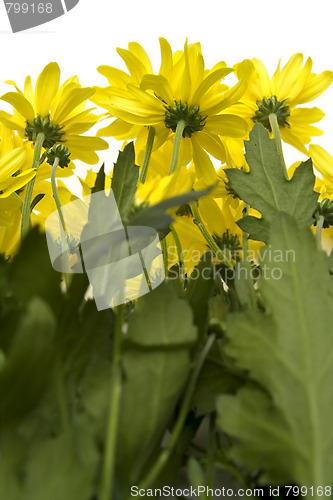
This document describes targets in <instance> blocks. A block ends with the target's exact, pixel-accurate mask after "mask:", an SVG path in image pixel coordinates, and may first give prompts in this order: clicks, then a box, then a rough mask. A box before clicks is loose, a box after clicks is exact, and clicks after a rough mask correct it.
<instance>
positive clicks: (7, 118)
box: [0, 111, 25, 136]
mask: <svg viewBox="0 0 333 500" xmlns="http://www.w3.org/2000/svg"><path fill="white" fill-rule="evenodd" d="M0 122H1V123H3V124H4V125H5V126H6V127H8V128H9V129H10V130H17V131H18V133H19V134H20V135H21V136H24V135H25V130H24V129H25V121H24V120H23V119H22V120H18V119H17V117H14V116H13V115H10V114H9V113H6V111H0Z"/></svg>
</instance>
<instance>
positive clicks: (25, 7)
mask: <svg viewBox="0 0 333 500" xmlns="http://www.w3.org/2000/svg"><path fill="white" fill-rule="evenodd" d="M3 1H4V4H5V8H6V12H7V15H8V18H9V22H10V25H11V28H12V31H13V33H17V32H19V31H24V30H27V29H29V28H34V27H35V26H40V25H41V24H45V23H48V22H49V21H52V20H53V19H56V18H57V17H60V16H62V15H63V14H65V13H66V12H68V11H70V10H72V9H73V8H74V7H75V6H76V5H77V4H78V3H79V0H42V1H41V0H36V1H34V0H33V1H31V0H30V1H29V2H26V1H24V0H16V1H14V2H8V1H7V0H3Z"/></svg>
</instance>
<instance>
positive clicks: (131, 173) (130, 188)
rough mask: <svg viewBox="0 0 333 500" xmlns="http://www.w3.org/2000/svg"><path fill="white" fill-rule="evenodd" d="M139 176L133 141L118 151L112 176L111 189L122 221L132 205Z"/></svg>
mask: <svg viewBox="0 0 333 500" xmlns="http://www.w3.org/2000/svg"><path fill="white" fill-rule="evenodd" d="M138 177H139V167H138V166H137V165H135V153H134V145H133V142H130V143H129V144H127V146H126V147H125V149H124V151H120V152H119V155H118V159H117V162H116V163H115V165H114V169H113V177H112V185H111V187H112V191H113V194H114V197H115V199H116V202H117V206H118V210H119V213H120V216H121V218H122V220H123V221H125V220H126V217H127V215H128V214H129V212H130V210H131V206H132V200H133V197H134V195H135V191H136V187H137V183H138Z"/></svg>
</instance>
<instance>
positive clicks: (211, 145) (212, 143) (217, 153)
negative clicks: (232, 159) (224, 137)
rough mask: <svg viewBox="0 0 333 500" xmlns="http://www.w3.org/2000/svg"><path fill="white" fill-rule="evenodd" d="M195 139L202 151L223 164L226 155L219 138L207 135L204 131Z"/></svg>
mask: <svg viewBox="0 0 333 500" xmlns="http://www.w3.org/2000/svg"><path fill="white" fill-rule="evenodd" d="M196 139H197V141H198V143H199V144H200V146H201V147H202V149H205V150H206V151H207V152H208V153H209V154H211V155H212V156H214V158H216V159H217V160H220V161H221V162H222V163H225V160H226V154H225V149H224V146H223V144H222V142H221V140H220V138H219V137H217V136H214V135H212V134H207V133H206V132H204V131H201V132H199V133H198V134H196Z"/></svg>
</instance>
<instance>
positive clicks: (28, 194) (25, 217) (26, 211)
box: [21, 132, 45, 238]
mask: <svg viewBox="0 0 333 500" xmlns="http://www.w3.org/2000/svg"><path fill="white" fill-rule="evenodd" d="M44 140H45V135H44V134H43V132H39V134H38V135H37V138H36V142H35V147H34V155H33V158H32V164H31V168H35V169H36V175H37V169H38V167H39V160H40V154H41V151H42V147H43V142H44ZM35 179H36V176H35V177H34V178H33V179H31V181H30V182H29V183H28V184H27V187H26V191H25V197H24V202H23V206H22V222H21V237H22V238H24V237H25V236H26V234H27V233H28V231H29V229H30V225H31V217H30V216H31V209H30V205H31V198H32V192H33V190H34V185H35Z"/></svg>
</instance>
